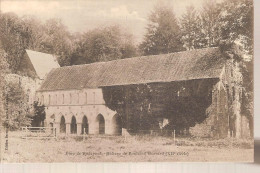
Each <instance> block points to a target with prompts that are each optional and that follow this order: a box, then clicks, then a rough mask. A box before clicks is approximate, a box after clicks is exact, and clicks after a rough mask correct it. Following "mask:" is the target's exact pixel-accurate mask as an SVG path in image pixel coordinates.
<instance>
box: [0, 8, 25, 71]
mask: <svg viewBox="0 0 260 173" xmlns="http://www.w3.org/2000/svg"><path fill="white" fill-rule="evenodd" d="M0 34H1V37H0V39H1V41H2V43H3V49H4V50H5V52H6V53H7V55H8V56H7V62H8V63H9V64H10V69H11V70H12V72H14V73H16V72H17V70H18V67H19V65H20V61H21V58H22V57H23V55H24V53H25V49H26V48H27V46H28V38H29V32H28V28H27V27H26V25H25V24H24V22H23V21H22V20H20V18H18V16H17V15H15V14H13V13H5V14H1V16H0Z"/></svg>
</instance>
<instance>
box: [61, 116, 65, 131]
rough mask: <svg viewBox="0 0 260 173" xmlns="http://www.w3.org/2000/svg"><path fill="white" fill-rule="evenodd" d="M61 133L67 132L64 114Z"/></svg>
mask: <svg viewBox="0 0 260 173" xmlns="http://www.w3.org/2000/svg"><path fill="white" fill-rule="evenodd" d="M60 133H66V124H65V118H64V116H63V115H62V116H61V119H60Z"/></svg>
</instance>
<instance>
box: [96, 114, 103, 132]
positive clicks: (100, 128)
mask: <svg viewBox="0 0 260 173" xmlns="http://www.w3.org/2000/svg"><path fill="white" fill-rule="evenodd" d="M96 124H97V132H98V134H105V119H104V116H103V115H102V114H98V116H97V118H96Z"/></svg>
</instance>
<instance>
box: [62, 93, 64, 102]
mask: <svg viewBox="0 0 260 173" xmlns="http://www.w3.org/2000/svg"><path fill="white" fill-rule="evenodd" d="M62 104H64V94H62Z"/></svg>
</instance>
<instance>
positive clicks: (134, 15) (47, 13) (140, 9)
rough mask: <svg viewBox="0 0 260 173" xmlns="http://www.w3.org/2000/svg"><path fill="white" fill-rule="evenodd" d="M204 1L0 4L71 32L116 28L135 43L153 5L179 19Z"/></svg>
mask: <svg viewBox="0 0 260 173" xmlns="http://www.w3.org/2000/svg"><path fill="white" fill-rule="evenodd" d="M0 1H1V0H0ZM203 1H204V0H84V1H82V0H60V1H53V0H18V1H14V0H2V4H1V10H2V12H14V13H16V14H17V15H19V16H23V15H34V16H36V17H37V18H39V19H41V20H42V21H45V20H46V19H49V18H60V19H62V21H63V23H64V24H65V25H66V26H67V27H68V29H69V30H70V31H71V32H83V31H88V30H91V29H94V28H96V27H100V26H107V25H111V24H119V25H121V26H123V27H124V28H125V29H127V30H128V31H129V32H131V33H132V34H133V35H134V37H135V39H136V41H137V42H139V41H141V39H142V36H143V35H144V33H145V27H146V24H147V16H148V15H149V13H150V11H151V10H152V9H153V7H154V6H155V5H156V4H157V3H163V2H164V3H167V4H168V5H170V6H172V7H173V9H174V11H175V14H176V15H177V16H181V15H182V13H183V11H184V10H185V8H186V6H187V5H191V4H193V5H194V6H195V7H196V8H200V7H201V4H202V2H203Z"/></svg>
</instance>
